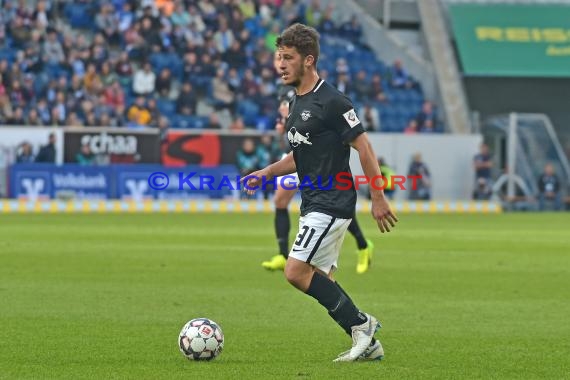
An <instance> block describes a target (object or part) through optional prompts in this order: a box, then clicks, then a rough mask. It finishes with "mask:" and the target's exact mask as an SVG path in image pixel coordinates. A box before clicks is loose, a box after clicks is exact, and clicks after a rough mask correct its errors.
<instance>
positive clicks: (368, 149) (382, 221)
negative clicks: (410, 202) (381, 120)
mask: <svg viewBox="0 0 570 380" xmlns="http://www.w3.org/2000/svg"><path fill="white" fill-rule="evenodd" d="M350 145H351V146H352V147H353V148H354V149H356V150H357V151H358V157H359V159H360V165H361V166H362V170H364V175H365V176H366V177H367V178H368V179H369V181H370V184H369V186H368V187H369V189H370V198H371V200H372V216H373V217H374V219H375V220H376V223H377V224H378V228H379V229H380V231H382V232H390V226H392V227H394V226H395V224H396V222H397V221H398V218H396V215H394V213H393V212H392V209H391V208H390V203H389V202H388V199H387V198H386V196H385V195H384V190H383V189H384V187H383V186H382V179H381V176H382V172H381V171H380V166H379V165H378V161H377V160H376V155H375V154H374V149H373V148H372V144H370V140H369V139H368V135H367V134H366V133H361V134H359V135H358V136H357V137H356V138H355V139H354V140H352V141H351V142H350ZM374 178H376V179H374ZM372 182H374V183H372Z"/></svg>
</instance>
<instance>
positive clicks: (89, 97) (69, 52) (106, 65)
mask: <svg viewBox="0 0 570 380" xmlns="http://www.w3.org/2000/svg"><path fill="white" fill-rule="evenodd" d="M292 22H303V23H308V24H310V25H313V26H315V27H316V28H317V29H318V30H319V31H320V32H321V34H322V45H321V48H322V51H321V57H320V60H319V67H320V70H321V74H322V76H323V77H327V78H328V80H329V81H331V82H332V83H334V84H335V85H337V86H339V88H340V87H341V85H339V82H341V77H343V76H344V78H345V79H346V80H347V83H346V84H344V85H342V89H343V90H344V91H346V92H347V95H349V96H351V98H352V99H353V100H354V102H355V108H356V109H362V108H363V107H364V106H365V105H367V104H368V105H369V106H372V107H374V108H376V110H377V111H378V114H379V115H380V126H379V129H378V130H380V131H383V132H403V131H404V128H405V127H406V126H407V125H408V123H409V121H410V119H413V118H415V117H416V115H418V114H420V112H421V110H422V107H423V104H424V102H425V101H426V99H424V95H423V93H422V89H421V86H420V85H418V84H417V83H416V82H415V81H414V79H413V78H411V77H409V83H412V85H411V86H400V85H396V81H395V80H393V79H394V78H395V77H396V76H398V77H399V76H400V75H404V76H406V75H407V74H406V73H405V69H403V68H402V69H400V68H398V67H397V63H395V64H392V63H386V62H384V61H382V60H381V59H379V57H377V56H376V55H375V54H374V53H373V52H372V51H371V50H370V49H369V48H367V46H365V45H363V44H362V43H361V38H360V37H361V34H362V30H361V26H360V25H359V23H358V21H357V20H356V19H355V18H351V19H349V20H344V19H342V15H340V14H338V13H337V12H336V11H335V9H334V8H332V7H327V8H326V9H321V8H320V7H319V5H318V2H312V1H308V0H299V1H291V0H283V1H281V0H272V1H257V0H256V1H254V0H245V1H218V0H200V1H198V0H177V1H174V2H164V1H152V0H146V1H140V2H139V1H130V0H112V1H98V0H95V1H85V0H84V1H75V2H73V3H72V2H68V1H55V0H52V1H37V2H36V1H34V2H31V1H28V2H25V1H23V2H22V1H15V0H6V1H3V8H2V11H1V12H0V82H1V84H0V123H1V124H12V125H14V124H20V123H21V124H24V125H26V124H28V125H29V124H30V123H31V122H33V123H34V124H36V125H37V124H40V125H47V126H80V125H89V126H92V125H101V124H103V123H105V124H108V125H105V126H117V127H129V126H136V125H137V124H138V122H137V121H136V120H129V118H128V115H127V110H129V108H130V107H131V106H132V105H133V104H134V103H135V100H136V98H137V92H136V91H135V89H134V88H136V89H137V90H139V89H140V88H143V89H144V91H143V92H142V93H141V92H140V91H139V92H138V94H139V95H143V96H145V103H146V104H145V107H146V108H147V109H148V107H149V103H152V101H151V99H155V103H156V104H155V107H154V109H150V110H149V112H150V113H151V114H152V117H151V120H150V121H148V122H145V125H150V126H154V127H156V126H157V125H158V120H159V119H160V116H165V117H166V118H167V119H168V120H169V124H170V126H171V127H172V128H205V127H207V125H208V123H206V122H205V120H208V118H209V116H210V114H211V113H212V112H217V113H221V114H222V115H223V114H226V116H227V117H225V118H224V117H221V118H220V119H221V122H222V126H223V127H224V128H227V127H228V126H229V124H230V123H231V122H232V121H233V120H235V119H236V118H238V117H239V118H242V119H243V121H244V123H245V125H246V126H247V127H249V128H257V129H259V130H266V129H270V128H273V125H272V124H273V123H272V120H274V119H275V116H276V110H277V99H276V96H275V92H276V87H277V85H278V83H277V82H276V80H275V74H274V72H273V69H272V54H273V49H274V41H275V38H276V36H277V34H278V33H279V31H280V30H282V29H283V28H284V27H286V26H287V25H288V24H290V23H292ZM125 53H126V54H125ZM342 60H344V61H345V62H347V67H348V71H347V72H345V73H339V72H338V63H339V62H341V61H342ZM146 62H148V63H150V65H151V67H152V72H153V73H154V75H144V74H143V72H144V70H141V71H139V68H140V67H142V66H144V63H146ZM164 69H168V70H169V71H170V74H171V79H168V80H166V81H167V82H166V83H164V81H162V82H161V79H158V78H159V77H161V72H163V71H164ZM231 69H235V70H231ZM217 72H220V73H221V74H220V75H221V79H222V81H225V83H227V84H228V86H227V87H228V88H229V91H231V95H232V100H231V101H228V102H226V103H220V101H219V100H216V99H215V98H214V93H215V90H216V89H215V88H214V84H215V83H216V81H215V79H214V78H215V77H216V73H217ZM230 72H232V75H233V76H232V77H230V74H229V73H230ZM252 73H253V78H251V76H252V75H251V74H252ZM359 73H360V74H359ZM375 75H376V76H379V79H378V80H377V84H376V85H375V86H370V88H369V89H368V93H366V86H364V87H362V86H361V87H358V88H357V87H356V86H355V82H356V81H357V78H358V79H359V80H361V82H364V83H367V82H368V83H373V80H372V78H373V76H375ZM248 76H249V80H251V81H252V83H253V84H252V85H253V88H254V90H257V93H256V96H253V97H252V96H251V93H247V92H246V89H245V86H243V85H240V84H243V82H244V80H246V79H248ZM115 82H117V83H118V84H120V86H115V85H113V83H115ZM159 82H161V83H160V84H159ZM185 82H190V83H191V84H192V92H194V94H193V97H194V98H195V101H196V106H195V107H188V108H187V110H186V111H185V112H184V113H181V112H180V107H177V104H180V103H183V102H184V101H183V100H181V99H180V93H181V90H180V89H181V87H182V84H183V83H185ZM157 85H158V86H159V87H160V89H163V90H162V91H160V93H159V91H157V90H156V88H155V87H156V86H157ZM141 86H142V87H141ZM109 87H112V88H113V89H114V91H115V92H113V93H109V91H106V90H107V89H108V88H109ZM119 87H120V88H119ZM250 90H251V87H250ZM357 90H358V91H357ZM46 104H47V107H46V106H45V105H46ZM20 109H21V111H23V112H21V111H20ZM32 110H36V111H37V114H39V116H40V117H39V118H37V117H36V116H35V113H36V112H30V111H32ZM188 110H191V112H190V113H189V112H188ZM224 110H226V111H224ZM20 114H23V117H20V116H19V115H20ZM30 114H32V115H34V116H32V117H31V120H30V116H29V115H30ZM38 119H39V120H41V122H38ZM224 121H227V122H224ZM442 130H443V128H442V126H441V125H437V126H436V127H435V128H433V131H436V132H440V131H442ZM419 131H420V132H421V131H422V129H421V128H420V130H419ZM431 131H432V129H430V130H429V132H431Z"/></svg>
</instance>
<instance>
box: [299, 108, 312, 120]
mask: <svg viewBox="0 0 570 380" xmlns="http://www.w3.org/2000/svg"><path fill="white" fill-rule="evenodd" d="M310 117H311V111H309V110H303V112H301V119H303V121H307V120H309V118H310Z"/></svg>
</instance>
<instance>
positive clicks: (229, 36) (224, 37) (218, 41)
mask: <svg viewBox="0 0 570 380" xmlns="http://www.w3.org/2000/svg"><path fill="white" fill-rule="evenodd" d="M234 40H235V37H234V34H233V32H232V31H231V29H229V28H228V21H227V20H226V18H225V17H220V20H219V27H218V29H217V30H216V32H215V33H214V43H215V46H216V49H217V50H218V53H220V54H223V53H225V52H226V50H228V49H229V48H230V46H232V43H233V42H234Z"/></svg>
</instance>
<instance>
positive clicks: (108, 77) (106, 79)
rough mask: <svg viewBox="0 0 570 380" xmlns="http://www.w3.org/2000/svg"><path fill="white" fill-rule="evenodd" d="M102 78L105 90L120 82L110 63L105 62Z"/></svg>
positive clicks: (102, 66) (102, 67) (102, 68)
mask: <svg viewBox="0 0 570 380" xmlns="http://www.w3.org/2000/svg"><path fill="white" fill-rule="evenodd" d="M100 78H101V83H102V84H103V88H104V89H105V88H107V87H109V86H111V85H112V84H113V83H114V82H116V81H118V80H119V76H118V75H117V73H116V72H115V71H113V69H112V67H111V62H110V61H105V62H103V64H102V65H101V75H100Z"/></svg>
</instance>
